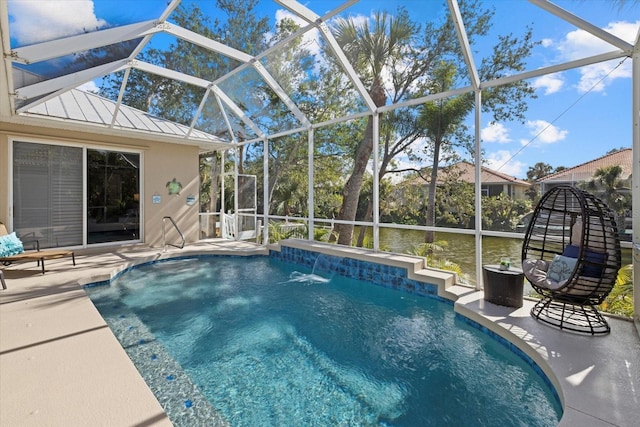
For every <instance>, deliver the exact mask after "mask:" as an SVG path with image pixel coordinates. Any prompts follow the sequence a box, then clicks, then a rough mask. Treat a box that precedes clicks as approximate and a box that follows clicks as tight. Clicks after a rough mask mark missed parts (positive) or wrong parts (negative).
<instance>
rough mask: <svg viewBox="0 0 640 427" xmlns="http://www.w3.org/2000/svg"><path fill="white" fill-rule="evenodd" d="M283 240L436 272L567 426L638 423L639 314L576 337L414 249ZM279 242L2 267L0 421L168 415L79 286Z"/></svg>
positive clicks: (141, 250)
mask: <svg viewBox="0 0 640 427" xmlns="http://www.w3.org/2000/svg"><path fill="white" fill-rule="evenodd" d="M281 245H288V246H293V247H301V248H302V247H304V248H306V249H308V250H312V251H318V252H320V253H327V254H334V255H338V256H347V257H350V258H357V259H363V260H369V261H373V262H377V263H383V264H387V265H394V266H405V267H406V268H407V274H408V276H410V277H411V278H412V279H416V280H420V279H424V277H425V276H428V277H431V278H432V279H431V280H433V281H435V282H437V286H438V295H439V296H440V297H442V298H447V299H449V300H451V301H455V302H454V310H455V311H456V312H457V313H459V314H461V315H463V316H465V317H467V318H469V319H471V320H472V321H474V322H476V323H478V325H481V326H482V327H486V328H487V329H488V330H490V331H492V332H494V333H495V334H497V335H498V336H501V337H503V338H505V339H507V340H508V341H510V342H512V343H514V344H515V345H516V346H517V347H518V348H520V349H521V350H522V351H523V352H524V353H525V354H527V356H529V357H531V358H532V360H534V361H535V362H536V363H537V364H538V365H539V366H540V368H541V369H542V370H543V372H545V374H547V376H548V377H549V379H550V380H551V381H552V383H553V384H554V385H556V388H557V390H558V393H559V395H560V398H561V399H562V401H563V409H564V415H563V417H562V419H561V421H560V423H559V425H561V426H574V425H575V426H582V425H590V426H612V425H613V426H631V425H635V422H636V421H637V419H636V416H637V412H638V410H637V408H638V407H640V402H639V401H640V379H639V375H640V339H639V338H638V334H637V331H636V330H635V327H634V325H633V323H632V322H630V321H626V320H620V319H615V318H609V319H608V320H609V321H610V323H611V325H612V333H611V334H610V335H607V336H604V337H583V336H577V335H574V334H568V333H565V332H560V331H557V330H555V329H553V328H550V327H548V326H545V325H542V324H540V323H539V322H537V321H535V320H534V319H532V318H531V316H529V310H530V308H531V306H532V305H533V303H532V302H531V301H525V304H524V306H523V307H522V308H519V309H515V308H509V307H502V306H497V305H494V304H491V303H488V302H485V301H484V300H483V298H482V297H483V293H482V291H477V290H475V289H470V288H468V287H463V286H460V285H457V284H456V282H455V279H454V280H451V274H450V273H443V272H441V271H440V270H434V269H429V268H425V267H424V263H423V261H422V259H421V258H418V257H413V256H410V255H400V254H389V253H385V252H373V251H369V250H366V249H360V248H350V247H341V246H336V245H328V244H322V243H317V242H308V241H298V240H292V241H286V242H282V244H281ZM281 245H276V246H274V245H269V246H268V247H264V246H258V245H255V244H251V243H246V242H229V241H222V240H220V241H210V242H200V243H198V244H193V245H188V246H187V247H185V249H183V250H177V249H170V250H168V251H166V252H164V251H162V250H161V249H158V248H150V247H147V246H144V245H137V246H131V247H123V248H118V249H117V250H114V249H113V248H111V249H106V250H105V249H103V250H92V251H78V252H77V260H76V262H77V266H76V267H72V266H71V265H70V263H65V262H64V260H58V261H55V262H53V261H52V262H51V263H49V264H48V265H47V268H48V269H49V270H48V271H47V274H46V275H44V276H42V275H41V274H39V271H37V270H36V266H35V263H34V265H33V268H29V267H27V268H26V269H25V266H24V265H16V266H10V267H9V268H7V269H5V278H6V279H7V285H8V288H9V289H7V290H5V291H0V319H1V321H0V374H1V375H0V396H2V397H1V398H0V424H1V425H21V426H29V425H34V426H35V425H42V422H43V420H47V424H48V425H66V426H69V425H89V424H92V425H105V423H106V424H108V425H113V426H117V425H123V426H124V425H129V426H131V425H139V426H143V425H144V426H161V425H171V423H170V421H169V420H168V418H167V417H166V415H165V414H164V412H162V409H161V407H160V406H159V404H158V403H157V400H156V399H155V397H154V396H153V394H152V393H151V392H150V390H149V388H148V387H147V386H146V384H145V383H144V381H142V379H141V377H140V375H139V374H138V372H137V370H135V367H133V364H132V362H131V361H130V360H129V358H128V357H127V356H126V353H125V352H124V350H123V349H122V347H121V346H120V345H119V343H118V342H117V340H116V339H115V337H114V336H113V334H112V333H111V332H110V331H109V330H108V328H106V323H105V322H104V320H103V319H102V318H101V317H100V316H99V314H98V313H97V310H95V308H94V307H93V304H92V303H91V301H90V300H89V299H88V296H87V295H86V294H85V293H84V291H83V290H82V286H83V285H86V284H88V283H93V282H97V281H104V280H110V279H111V278H112V277H114V276H115V275H116V274H118V273H119V272H121V271H123V270H124V269H126V268H129V267H131V266H133V265H137V264H140V263H145V262H152V261H155V260H162V259H168V258H175V257H177V256H194V255H205V254H209V255H216V254H217V255H251V254H255V255H258V254H261V255H265V254H267V253H268V251H269V250H278V249H277V248H278V247H281ZM454 277H455V275H454ZM63 374H64V375H63ZM43 378H47V379H48V380H47V381H42V379H43ZM34 390H37V393H34ZM79 402H80V403H81V404H78V403H79ZM134 403H135V404H134Z"/></svg>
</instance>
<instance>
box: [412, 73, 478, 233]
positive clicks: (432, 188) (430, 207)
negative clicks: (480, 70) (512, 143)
mask: <svg viewBox="0 0 640 427" xmlns="http://www.w3.org/2000/svg"><path fill="white" fill-rule="evenodd" d="M455 75H456V68H455V66H454V65H453V64H441V66H440V67H438V68H437V69H436V70H435V72H434V81H436V82H438V83H439V85H440V88H439V89H440V91H441V92H444V91H446V90H448V89H450V88H451V86H452V85H453V82H454V81H455ZM473 105H474V101H473V95H471V94H465V95H460V96H457V97H453V98H449V99H439V100H437V101H430V102H427V103H425V104H424V105H423V106H422V110H421V112H420V116H419V118H418V120H419V123H420V124H421V125H422V127H423V128H424V129H425V135H426V137H427V138H428V140H429V142H430V146H431V150H432V164H431V177H430V179H429V184H428V186H429V187H428V197H427V217H426V225H428V226H433V225H435V223H436V187H437V183H438V182H437V178H438V168H439V163H440V156H441V150H442V149H443V148H445V144H450V145H451V146H453V145H454V139H455V136H456V133H457V132H458V131H459V130H460V129H461V127H460V125H461V124H462V122H463V121H464V119H465V117H466V116H467V115H468V114H469V111H471V109H472V108H473ZM434 237H435V236H434V232H433V231H427V232H426V234H425V242H427V243H432V242H433V240H434Z"/></svg>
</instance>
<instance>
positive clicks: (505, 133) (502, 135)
mask: <svg viewBox="0 0 640 427" xmlns="http://www.w3.org/2000/svg"><path fill="white" fill-rule="evenodd" d="M480 138H481V139H482V140H483V141H484V142H499V143H500V144H505V143H507V142H511V138H509V130H508V129H507V128H506V127H504V125H503V124H502V123H491V124H490V125H489V126H487V127H485V128H483V129H482V130H481V131H480Z"/></svg>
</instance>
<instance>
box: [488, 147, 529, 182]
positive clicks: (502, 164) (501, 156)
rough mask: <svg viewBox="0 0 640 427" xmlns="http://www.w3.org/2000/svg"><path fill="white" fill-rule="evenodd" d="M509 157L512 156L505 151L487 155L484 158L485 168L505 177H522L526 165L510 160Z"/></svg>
mask: <svg viewBox="0 0 640 427" xmlns="http://www.w3.org/2000/svg"><path fill="white" fill-rule="evenodd" d="M511 156H512V154H511V153H510V152H509V151H506V150H501V151H496V152H494V153H489V154H487V156H486V162H487V163H486V166H487V167H488V168H489V169H493V170H495V171H498V172H501V173H505V174H507V175H511V176H523V174H524V172H525V170H526V166H527V165H526V164H524V163H522V162H519V161H517V160H514V159H512V158H511Z"/></svg>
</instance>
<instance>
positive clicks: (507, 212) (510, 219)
mask: <svg viewBox="0 0 640 427" xmlns="http://www.w3.org/2000/svg"><path fill="white" fill-rule="evenodd" d="M531 209H532V205H531V201H530V200H514V199H512V198H511V197H509V196H506V195H505V194H500V195H498V196H496V197H488V196H483V197H482V227H483V228H484V229H486V230H494V231H513V230H515V228H516V225H518V222H519V220H520V218H522V216H523V215H524V214H526V213H527V212H530V211H531Z"/></svg>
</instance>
